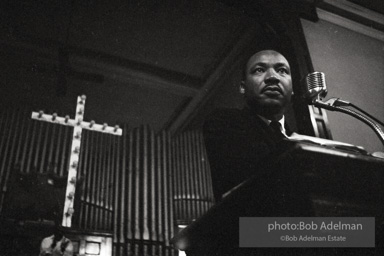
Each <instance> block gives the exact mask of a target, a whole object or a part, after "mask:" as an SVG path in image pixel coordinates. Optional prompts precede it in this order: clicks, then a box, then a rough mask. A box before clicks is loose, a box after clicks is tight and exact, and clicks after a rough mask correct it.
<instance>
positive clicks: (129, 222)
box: [127, 131, 135, 251]
mask: <svg viewBox="0 0 384 256" xmlns="http://www.w3.org/2000/svg"><path fill="white" fill-rule="evenodd" d="M133 138H134V131H131V132H130V133H129V157H128V162H129V164H128V196H127V199H128V202H127V213H128V216H127V226H128V227H127V240H128V239H133V238H134V234H135V231H134V228H135V226H134V225H133V223H132V222H133V221H134V212H135V210H134V188H135V186H134V183H135V176H134V158H133V157H134V152H133V150H134V144H133ZM129 251H132V248H129Z"/></svg>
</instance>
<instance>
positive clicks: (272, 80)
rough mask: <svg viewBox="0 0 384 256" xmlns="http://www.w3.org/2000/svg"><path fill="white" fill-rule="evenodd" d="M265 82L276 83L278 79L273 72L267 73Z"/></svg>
mask: <svg viewBox="0 0 384 256" xmlns="http://www.w3.org/2000/svg"><path fill="white" fill-rule="evenodd" d="M264 82H265V83H266V84H278V83H279V82H280V79H279V78H277V76H276V75H275V74H273V73H268V74H267V77H266V78H265V81H264Z"/></svg>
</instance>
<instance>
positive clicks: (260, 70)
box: [253, 68, 264, 73]
mask: <svg viewBox="0 0 384 256" xmlns="http://www.w3.org/2000/svg"><path fill="white" fill-rule="evenodd" d="M263 72H264V69H263V68H255V69H254V70H253V73H263Z"/></svg>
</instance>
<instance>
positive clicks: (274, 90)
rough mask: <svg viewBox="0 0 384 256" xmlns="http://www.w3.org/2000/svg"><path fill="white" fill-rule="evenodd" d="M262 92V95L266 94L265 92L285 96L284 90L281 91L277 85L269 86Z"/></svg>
mask: <svg viewBox="0 0 384 256" xmlns="http://www.w3.org/2000/svg"><path fill="white" fill-rule="evenodd" d="M261 92H262V93H264V92H271V93H280V94H283V90H281V88H280V87H279V86H277V85H268V86H266V87H264V88H263V90H262V91H261Z"/></svg>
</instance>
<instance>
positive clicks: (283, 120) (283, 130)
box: [258, 115, 288, 137]
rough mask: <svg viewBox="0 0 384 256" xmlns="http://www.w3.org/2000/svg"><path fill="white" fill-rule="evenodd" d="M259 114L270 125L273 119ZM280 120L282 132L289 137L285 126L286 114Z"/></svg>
mask: <svg viewBox="0 0 384 256" xmlns="http://www.w3.org/2000/svg"><path fill="white" fill-rule="evenodd" d="M258 116H259V117H260V118H261V120H263V121H264V123H266V124H267V125H268V126H269V125H270V123H271V122H272V120H269V119H267V118H265V117H263V116H260V115H258ZM278 122H279V123H280V124H281V126H280V128H281V132H282V133H283V134H284V135H285V136H286V137H288V136H287V133H286V130H285V126H284V123H285V116H283V117H282V118H281V119H280V120H279V121H278Z"/></svg>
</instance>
